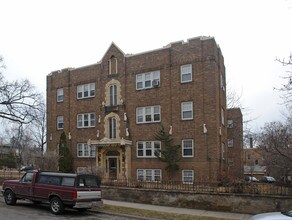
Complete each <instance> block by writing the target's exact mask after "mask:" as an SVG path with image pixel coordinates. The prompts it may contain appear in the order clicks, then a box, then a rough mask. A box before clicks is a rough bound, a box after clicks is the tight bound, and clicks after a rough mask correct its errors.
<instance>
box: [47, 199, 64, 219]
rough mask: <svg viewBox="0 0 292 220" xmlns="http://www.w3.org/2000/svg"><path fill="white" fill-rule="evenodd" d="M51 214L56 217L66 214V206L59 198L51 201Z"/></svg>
mask: <svg viewBox="0 0 292 220" xmlns="http://www.w3.org/2000/svg"><path fill="white" fill-rule="evenodd" d="M50 209H51V212H52V213H53V214H55V215H60V214H62V213H63V212H64V204H63V202H62V201H61V200H60V199H59V198H58V197H53V198H52V199H51V200H50Z"/></svg>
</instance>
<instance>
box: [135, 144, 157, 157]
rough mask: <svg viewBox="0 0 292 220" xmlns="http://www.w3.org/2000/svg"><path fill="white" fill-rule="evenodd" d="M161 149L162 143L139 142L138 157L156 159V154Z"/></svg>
mask: <svg viewBox="0 0 292 220" xmlns="http://www.w3.org/2000/svg"><path fill="white" fill-rule="evenodd" d="M160 149H161V142H160V141H138V142H137V157H150V158H154V157H156V156H155V152H156V151H157V150H160Z"/></svg>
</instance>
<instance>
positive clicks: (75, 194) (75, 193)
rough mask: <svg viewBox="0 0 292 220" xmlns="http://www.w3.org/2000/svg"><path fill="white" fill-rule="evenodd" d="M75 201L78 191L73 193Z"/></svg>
mask: <svg viewBox="0 0 292 220" xmlns="http://www.w3.org/2000/svg"><path fill="white" fill-rule="evenodd" d="M73 199H75V200H76V199H77V191H74V192H73Z"/></svg>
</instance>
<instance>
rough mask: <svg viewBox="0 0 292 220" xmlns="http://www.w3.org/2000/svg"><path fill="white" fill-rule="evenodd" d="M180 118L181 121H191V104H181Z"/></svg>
mask: <svg viewBox="0 0 292 220" xmlns="http://www.w3.org/2000/svg"><path fill="white" fill-rule="evenodd" d="M181 117H182V120H191V119H193V102H182V103H181Z"/></svg>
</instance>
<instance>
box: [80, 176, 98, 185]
mask: <svg viewBox="0 0 292 220" xmlns="http://www.w3.org/2000/svg"><path fill="white" fill-rule="evenodd" d="M77 187H89V188H91V187H100V180H99V178H98V177H96V176H80V177H79V178H78V185H77Z"/></svg>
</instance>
